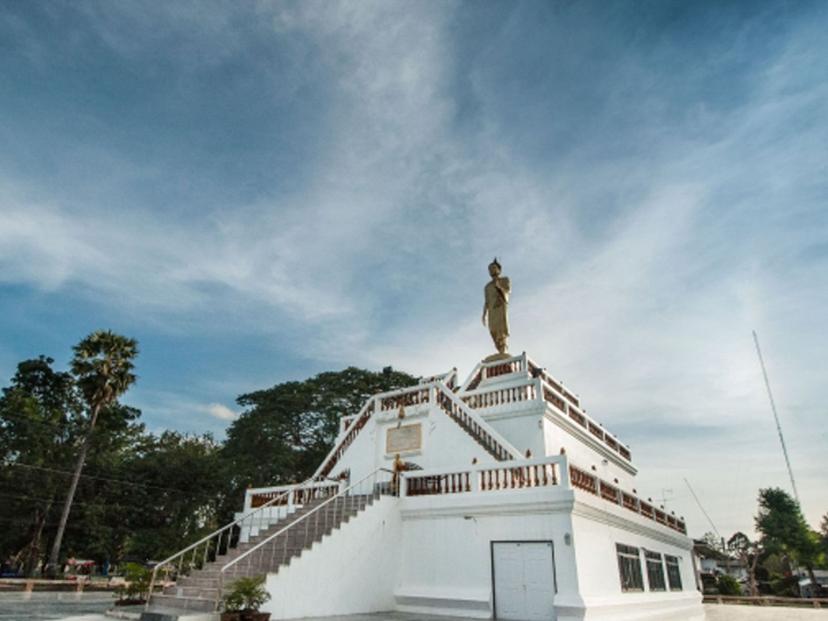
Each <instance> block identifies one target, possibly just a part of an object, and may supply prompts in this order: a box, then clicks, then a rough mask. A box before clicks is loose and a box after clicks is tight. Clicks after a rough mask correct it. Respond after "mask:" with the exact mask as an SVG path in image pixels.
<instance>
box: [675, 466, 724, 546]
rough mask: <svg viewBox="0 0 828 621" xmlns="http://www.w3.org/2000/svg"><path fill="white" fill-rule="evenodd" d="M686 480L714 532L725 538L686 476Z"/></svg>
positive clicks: (720, 537)
mask: <svg viewBox="0 0 828 621" xmlns="http://www.w3.org/2000/svg"><path fill="white" fill-rule="evenodd" d="M684 482H685V483H687V489H689V490H690V493H691V494H693V498H694V499H695V500H696V504H697V505H699V509H701V512H702V513H704V517H706V518H707V521H708V522H710V526H711V527H712V528H713V532H715V533H716V535H718V537H719V539H721V540H724V538H723V537H722V534H721V533H720V532H719V529H718V528H716V525H715V524H714V523H713V520H712V519H711V518H710V516H709V515H708V514H707V511H705V510H704V507H702V503H701V500H699V497H698V496H696V492H694V491H693V486H692V485H690V481H688V480H687V478H686V477H685V479H684Z"/></svg>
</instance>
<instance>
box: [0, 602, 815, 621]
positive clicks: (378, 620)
mask: <svg viewBox="0 0 828 621" xmlns="http://www.w3.org/2000/svg"><path fill="white" fill-rule="evenodd" d="M9 603H10V602H9V601H7V600H6V601H4V600H0V621H29V620H33V621H46V620H56V621H58V620H59V621H112V619H111V618H109V617H106V616H104V615H103V614H84V613H95V612H97V611H100V610H101V606H102V605H104V606H105V603H102V602H92V601H86V602H80V603H78V602H75V604H76V606H77V607H78V608H83V607H86V608H85V609H69V608H66V609H65V610H63V611H62V613H63V614H62V615H61V614H60V612H58V611H57V610H54V609H52V610H51V611H50V610H49V609H48V608H46V607H44V605H43V602H41V603H38V602H23V603H22V604H25V605H26V607H25V608H24V607H21V606H20V605H15V606H11V607H10V606H9ZM71 604H72V602H61V604H60V605H61V607H64V606H66V607H71ZM95 606H97V608H95ZM704 610H705V614H706V618H707V621H828V609H822V610H816V609H809V608H776V607H767V608H765V607H762V606H731V605H706V606H705V607H704ZM67 615H68V616H67ZM437 620H439V621H460V620H458V619H455V618H453V617H431V616H426V615H402V614H395V613H390V614H376V615H348V616H342V617H327V618H326V619H325V621H437ZM320 621H321V620H320ZM463 621H467V620H463Z"/></svg>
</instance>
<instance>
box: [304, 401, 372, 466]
mask: <svg viewBox="0 0 828 621" xmlns="http://www.w3.org/2000/svg"><path fill="white" fill-rule="evenodd" d="M378 403H379V402H378V401H377V397H376V396H373V397H371V398H370V399H368V400H367V401H366V402H365V405H363V406H362V409H361V410H360V411H359V413H358V414H356V415H355V416H351V417H349V418H350V419H351V420H350V423H349V424H348V426H347V427H346V428H345V429H344V430H343V432H342V434H341V435H340V437H339V439H338V440H337V442H336V445H335V446H334V448H333V449H331V452H330V453H329V454H328V455H327V456H326V457H325V459H324V460H323V461H322V463H321V464H320V465H319V468H317V469H316V472H314V473H313V476H312V477H311V478H312V479H319V478H324V477H327V476H328V475H330V474H331V471H332V470H333V469H334V467H336V464H337V463H338V462H339V460H340V458H341V457H342V455H344V454H345V451H347V450H348V447H349V446H351V443H352V442H353V441H354V440H355V439H356V437H357V436H358V435H359V432H360V431H361V430H362V428H363V427H364V426H365V425H366V424H367V423H368V421H369V420H370V418H371V416H373V415H374V412H376V411H377V405H378Z"/></svg>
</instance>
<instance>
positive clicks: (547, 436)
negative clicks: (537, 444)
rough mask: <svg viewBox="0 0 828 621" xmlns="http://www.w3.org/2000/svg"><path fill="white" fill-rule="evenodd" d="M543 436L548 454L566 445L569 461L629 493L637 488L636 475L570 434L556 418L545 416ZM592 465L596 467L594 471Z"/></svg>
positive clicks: (558, 451) (554, 453)
mask: <svg viewBox="0 0 828 621" xmlns="http://www.w3.org/2000/svg"><path fill="white" fill-rule="evenodd" d="M555 416H556V415H555ZM543 438H544V442H545V445H546V451H545V454H546V455H559V454H560V452H561V447H564V448H565V449H566V455H567V457H568V458H569V461H570V462H571V463H572V464H573V465H575V466H577V467H578V468H580V469H582V470H584V471H586V472H589V473H592V474H596V475H597V476H599V477H600V478H602V479H604V480H605V481H606V482H607V483H612V484H613V485H620V486H621V488H622V489H623V490H624V491H626V492H628V493H629V492H630V491H631V490H632V489H633V488H635V476H634V475H633V474H632V473H630V472H629V471H628V470H625V469H624V468H622V467H621V466H619V465H618V464H617V463H615V462H614V461H613V459H612V458H611V457H607V456H606V455H605V454H602V453H601V452H599V451H597V450H595V449H594V448H593V447H591V446H589V445H587V444H586V443H585V442H583V441H582V440H581V439H579V438H576V437H574V436H573V435H570V433H569V432H567V431H566V430H565V429H563V428H562V427H561V426H560V424H559V423H558V422H555V421H554V419H553V420H550V418H549V417H545V418H544V421H543ZM592 466H595V468H596V469H595V470H594V471H593V470H592ZM615 479H618V483H617V484H616V483H615V482H614V480H615Z"/></svg>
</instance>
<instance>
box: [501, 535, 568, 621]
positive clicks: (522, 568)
mask: <svg viewBox="0 0 828 621" xmlns="http://www.w3.org/2000/svg"><path fill="white" fill-rule="evenodd" d="M492 561H493V563H494V567H493V573H494V597H495V616H496V617H497V618H498V619H514V620H515V621H552V620H553V619H554V618H555V606H554V602H555V577H554V571H555V570H554V561H553V556H552V542H551V541H542V542H503V543H492Z"/></svg>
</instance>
